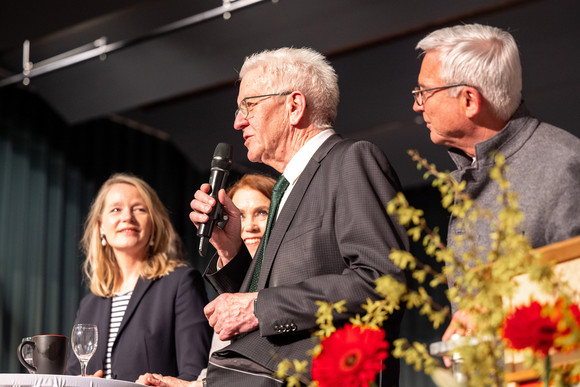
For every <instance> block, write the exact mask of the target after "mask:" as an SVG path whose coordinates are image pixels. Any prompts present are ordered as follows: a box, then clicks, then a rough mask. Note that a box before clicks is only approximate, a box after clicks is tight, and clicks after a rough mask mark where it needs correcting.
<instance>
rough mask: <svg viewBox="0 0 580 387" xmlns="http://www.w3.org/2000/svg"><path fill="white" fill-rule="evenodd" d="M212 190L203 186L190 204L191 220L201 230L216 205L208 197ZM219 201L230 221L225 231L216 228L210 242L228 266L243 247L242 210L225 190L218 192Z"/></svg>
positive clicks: (205, 185)
mask: <svg viewBox="0 0 580 387" xmlns="http://www.w3.org/2000/svg"><path fill="white" fill-rule="evenodd" d="M210 190H211V186H210V185H209V184H207V183H206V184H202V186H201V187H200V189H199V190H197V191H196V192H195V195H194V199H193V200H192V201H191V203H190V206H191V209H192V210H193V211H192V212H190V213H189V219H190V220H191V221H192V222H193V224H194V225H195V227H197V228H199V225H200V224H201V223H205V222H207V220H208V219H209V216H208V215H207V214H209V213H210V212H211V210H212V208H213V207H214V206H215V204H216V201H215V199H214V198H212V197H211V196H209V195H208V192H209V191H210ZM218 199H219V201H220V203H221V204H222V208H223V211H224V213H225V214H226V215H227V216H228V217H229V220H228V222H227V224H226V226H225V227H224V229H223V230H221V229H220V228H219V227H216V226H214V229H213V232H212V234H211V238H210V239H209V242H210V243H211V244H212V245H213V246H214V247H215V248H216V250H217V253H218V255H219V257H220V259H221V261H222V264H223V265H226V264H227V263H228V262H229V261H231V260H232V259H233V258H234V257H235V256H236V254H237V253H238V252H239V251H240V248H241V247H242V238H241V236H240V235H241V231H242V224H241V215H240V210H238V208H237V207H236V206H235V205H234V203H233V202H232V200H231V199H230V198H229V197H228V195H226V192H225V190H223V189H221V190H220V191H219V192H218Z"/></svg>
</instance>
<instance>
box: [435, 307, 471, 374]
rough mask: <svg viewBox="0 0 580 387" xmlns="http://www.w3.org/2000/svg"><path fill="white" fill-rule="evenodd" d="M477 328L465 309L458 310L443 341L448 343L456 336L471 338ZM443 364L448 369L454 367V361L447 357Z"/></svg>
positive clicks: (444, 358)
mask: <svg viewBox="0 0 580 387" xmlns="http://www.w3.org/2000/svg"><path fill="white" fill-rule="evenodd" d="M476 328H477V325H476V324H475V319H474V317H473V315H471V314H470V313H469V312H467V311H465V310H463V309H462V310H458V311H457V312H455V313H454V314H453V317H452V318H451V322H450V323H449V326H448V327H447V330H445V333H444V334H443V337H442V338H441V340H443V341H448V340H450V339H451V337H452V336H453V335H455V334H457V335H459V336H471V335H472V333H473V332H474V331H475V329H476ZM443 362H444V363H445V366H447V367H451V365H452V361H451V360H450V359H449V358H448V357H447V356H444V357H443Z"/></svg>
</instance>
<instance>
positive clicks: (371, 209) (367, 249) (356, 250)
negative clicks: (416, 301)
mask: <svg viewBox="0 0 580 387" xmlns="http://www.w3.org/2000/svg"><path fill="white" fill-rule="evenodd" d="M335 153H338V154H337V155H335V156H334V157H332V158H331V157H327V158H326V159H325V160H324V161H323V162H326V165H323V164H321V166H320V168H319V170H318V171H317V175H316V176H315V177H314V179H313V181H312V183H311V186H312V187H309V188H308V191H307V193H306V195H305V197H304V199H303V200H302V203H305V201H306V200H308V201H309V202H316V203H317V206H320V207H322V208H323V209H322V210H321V212H320V213H318V214H317V215H316V216H317V217H320V218H321V220H320V222H319V223H320V227H318V228H315V229H313V230H312V231H311V232H309V233H304V234H303V235H301V236H300V242H299V243H301V244H303V245H305V247H304V248H302V249H300V250H299V251H298V249H296V250H295V256H290V257H287V258H286V259H288V260H299V261H300V262H301V265H302V266H303V267H304V268H305V270H306V271H308V270H311V271H312V272H313V273H314V275H312V276H308V274H306V275H305V276H304V279H303V280H302V281H300V282H297V283H295V284H287V285H282V286H274V287H268V288H265V289H262V290H261V291H260V292H259V295H258V301H257V316H258V319H259V322H260V325H259V326H260V328H259V329H260V334H261V336H273V335H280V334H282V335H283V334H286V333H287V332H286V331H284V330H283V329H282V330H281V329H280V326H281V325H290V327H292V329H294V331H295V333H298V334H299V333H301V332H302V333H303V334H305V333H306V332H310V331H312V330H313V329H317V328H318V325H317V324H316V321H315V312H316V310H317V306H316V304H315V302H316V301H319V300H321V301H331V302H337V301H340V300H346V301H347V303H346V308H347V310H348V312H347V313H345V314H342V315H340V316H336V318H335V322H336V323H337V324H341V323H344V322H346V321H348V318H350V317H353V316H354V315H355V314H356V313H364V311H363V310H362V308H361V305H362V304H365V303H366V300H367V298H371V299H377V294H376V292H375V283H374V281H375V280H376V279H377V278H379V277H380V276H383V275H387V274H388V275H391V276H394V277H395V278H396V279H397V280H399V281H401V282H404V281H405V277H404V274H403V272H402V271H401V270H400V269H399V268H398V267H397V266H396V265H395V264H394V263H393V262H392V261H391V260H390V259H389V257H388V255H389V253H390V250H391V249H392V248H396V249H408V239H407V236H406V233H405V230H404V229H403V228H402V227H401V226H399V225H398V223H397V222H396V220H395V219H393V218H391V217H390V216H389V215H388V214H387V213H386V205H387V203H388V201H389V200H390V199H392V198H393V197H394V196H395V195H396V193H397V192H398V191H399V190H400V185H399V181H398V178H397V176H396V174H395V173H394V171H393V170H392V169H391V167H390V164H389V162H388V160H387V159H386V157H385V156H384V154H383V153H382V152H381V151H380V150H379V149H378V148H377V147H376V146H374V145H373V144H371V143H368V142H356V143H354V144H351V145H350V146H348V147H346V148H345V147H343V148H342V149H339V150H337V152H335ZM320 192H325V194H326V195H328V197H320ZM308 195H310V196H308ZM314 195H316V196H314ZM302 206H303V204H301V207H302ZM301 210H303V209H301V208H300V207H299V211H301ZM308 210H309V212H314V211H316V208H315V207H309V208H308ZM300 215H302V216H304V217H306V218H308V217H309V216H310V215H308V214H304V213H301V214H300ZM296 216H298V214H297V215H296ZM308 220H312V218H310V219H308ZM302 224H304V223H302ZM300 227H303V228H305V227H304V226H300ZM288 246H289V247H288ZM297 247H298V248H300V246H299V244H291V243H290V242H287V243H286V249H284V248H285V245H284V242H283V243H282V245H281V247H280V251H279V254H281V255H284V254H286V255H289V254H292V252H288V250H294V249H295V248H297ZM279 259H280V257H278V256H277V257H276V264H278V263H279V262H278V260H279ZM324 265H327V267H324ZM329 266H333V267H329Z"/></svg>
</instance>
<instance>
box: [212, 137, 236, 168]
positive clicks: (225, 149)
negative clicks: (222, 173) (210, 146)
mask: <svg viewBox="0 0 580 387" xmlns="http://www.w3.org/2000/svg"><path fill="white" fill-rule="evenodd" d="M233 153H234V147H233V146H232V145H231V144H228V143H227V142H220V143H219V144H217V146H216V147H215V151H214V152H213V159H212V160H211V167H212V168H220V169H225V170H229V169H230V168H231V167H232V158H233Z"/></svg>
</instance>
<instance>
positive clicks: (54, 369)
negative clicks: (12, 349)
mask: <svg viewBox="0 0 580 387" xmlns="http://www.w3.org/2000/svg"><path fill="white" fill-rule="evenodd" d="M27 345H29V346H31V347H32V364H34V365H32V364H29V363H28V362H26V361H25V360H24V356H23V354H22V352H23V349H24V348H25V346H27ZM67 351H68V338H67V337H66V336H61V335H38V336H32V338H31V340H22V342H21V343H20V345H19V346H18V360H20V363H22V365H23V366H24V367H26V369H27V370H28V371H29V372H34V373H37V374H54V375H63V374H64V370H65V367H66V355H67Z"/></svg>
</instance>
